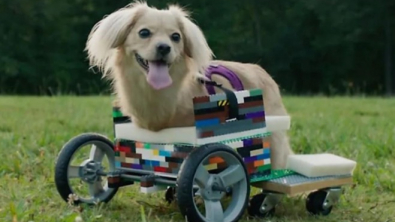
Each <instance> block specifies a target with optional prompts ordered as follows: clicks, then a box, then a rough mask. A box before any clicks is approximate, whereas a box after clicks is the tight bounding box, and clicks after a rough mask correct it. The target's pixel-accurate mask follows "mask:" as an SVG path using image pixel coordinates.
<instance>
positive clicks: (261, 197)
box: [248, 193, 276, 218]
mask: <svg viewBox="0 0 395 222" xmlns="http://www.w3.org/2000/svg"><path fill="white" fill-rule="evenodd" d="M265 199H266V194H263V193H260V194H256V195H254V196H253V197H252V198H251V200H250V203H249V206H248V214H249V215H250V216H251V217H258V218H264V217H272V216H273V215H274V213H275V212H276V208H275V207H273V208H272V209H270V210H269V211H268V212H265V213H262V211H261V205H262V203H263V201H265Z"/></svg>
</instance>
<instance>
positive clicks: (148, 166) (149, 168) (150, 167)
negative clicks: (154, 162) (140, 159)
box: [140, 164, 154, 171]
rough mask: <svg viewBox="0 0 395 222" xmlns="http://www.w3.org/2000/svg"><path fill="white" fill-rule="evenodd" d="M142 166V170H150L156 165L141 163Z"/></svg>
mask: <svg viewBox="0 0 395 222" xmlns="http://www.w3.org/2000/svg"><path fill="white" fill-rule="evenodd" d="M140 166H141V170H149V171H153V169H154V167H153V166H151V165H146V164H144V165H140Z"/></svg>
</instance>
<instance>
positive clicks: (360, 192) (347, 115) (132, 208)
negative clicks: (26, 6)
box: [0, 97, 395, 222]
mask: <svg viewBox="0 0 395 222" xmlns="http://www.w3.org/2000/svg"><path fill="white" fill-rule="evenodd" d="M285 104H286V106H287V108H288V110H289V113H290V114H291V115H292V129H291V130H290V132H289V134H290V136H291V143H292V147H293V149H294V150H295V152H296V153H321V152H331V153H334V154H337V155H341V156H344V157H347V158H351V159H354V160H356V161H357V162H358V167H357V168H356V170H355V174H354V181H355V186H349V187H345V190H344V195H343V196H342V198H341V200H340V202H339V204H338V205H337V206H336V207H335V208H334V210H333V211H332V214H331V215H329V216H328V217H320V218H315V217H311V216H308V214H307V213H306V211H305V208H304V196H297V197H286V198H285V199H283V201H282V202H281V204H280V205H279V206H278V207H277V212H276V215H275V217H274V218H273V219H270V221H290V222H296V221H298V222H302V221H336V222H342V221H369V222H370V221H372V222H373V221H375V222H376V221H377V222H378V221H393V220H395V213H394V212H395V179H394V178H395V151H394V150H395V145H394V144H395V124H394V123H395V100H393V99H392V100H389V99H379V98H366V99H365V98H329V99H328V98H319V97H318V98H298V97H286V98H285ZM111 121H112V119H111V102H110V98H109V97H84V98H83V97H54V98H37V97H0V147H1V149H0V156H1V161H0V221H15V222H16V221H35V222H52V221H56V222H58V221H77V220H75V218H76V216H80V217H81V218H82V219H83V221H85V222H88V221H103V222H104V221H106V222H110V221H144V220H143V218H145V221H183V220H182V217H181V215H180V213H179V211H178V209H177V207H176V206H175V205H171V206H167V205H166V204H165V203H164V201H163V197H164V192H159V193H154V194H149V195H147V194H140V193H139V192H138V186H131V187H125V188H122V189H121V190H120V191H119V192H118V193H117V195H116V196H115V197H114V199H112V201H111V202H110V203H109V204H104V205H99V206H97V207H87V206H81V207H72V206H68V204H67V203H65V202H64V201H63V200H61V198H60V196H59V195H58V193H57V191H56V188H55V185H54V179H53V178H54V163H55V159H56V156H57V154H58V152H59V150H60V148H61V147H62V145H63V144H64V143H66V142H67V140H69V139H70V138H72V137H74V136H76V135H78V134H80V133H84V132H97V133H102V134H105V135H109V136H111V135H112V122H111ZM252 192H253V194H255V193H256V192H257V190H256V189H253V191H252ZM142 214H143V215H144V217H143V216H142ZM243 221H247V217H243ZM257 221H258V220H257ZM259 221H264V220H259Z"/></svg>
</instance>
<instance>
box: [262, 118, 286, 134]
mask: <svg viewBox="0 0 395 222" xmlns="http://www.w3.org/2000/svg"><path fill="white" fill-rule="evenodd" d="M265 120H266V128H267V130H268V131H269V132H275V131H285V130H289V128H290V127H291V117H290V116H265Z"/></svg>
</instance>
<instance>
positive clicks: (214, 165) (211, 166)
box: [204, 163, 218, 170]
mask: <svg viewBox="0 0 395 222" xmlns="http://www.w3.org/2000/svg"><path fill="white" fill-rule="evenodd" d="M217 167H218V165H217V164H216V163H211V164H207V165H204V168H206V170H215V169H217Z"/></svg>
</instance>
